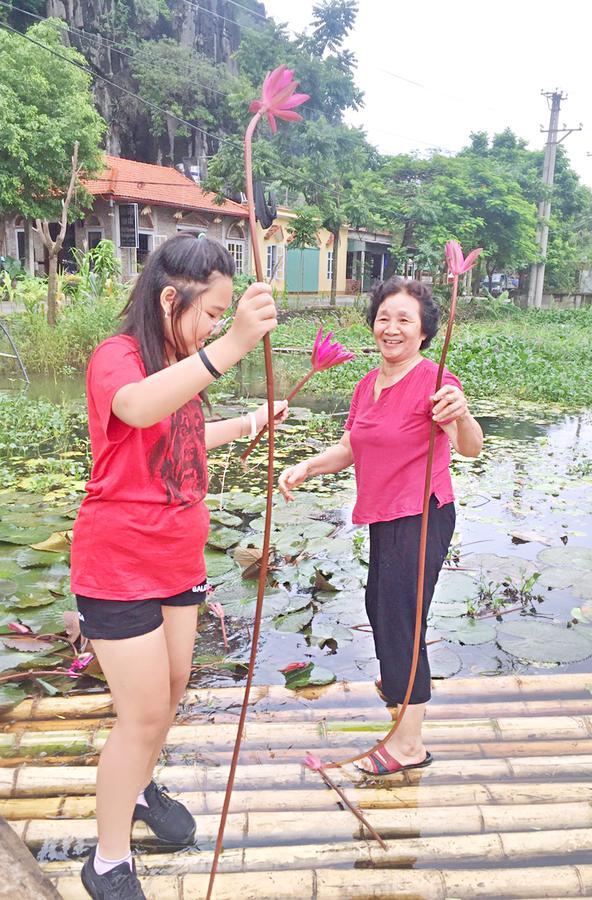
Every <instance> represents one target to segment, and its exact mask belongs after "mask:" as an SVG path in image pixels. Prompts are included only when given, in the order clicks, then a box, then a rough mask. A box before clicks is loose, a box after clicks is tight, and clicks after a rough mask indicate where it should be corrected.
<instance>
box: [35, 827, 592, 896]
mask: <svg viewBox="0 0 592 900" xmlns="http://www.w3.org/2000/svg"><path fill="white" fill-rule="evenodd" d="M83 824H86V823H83ZM590 853H592V831H591V830H590V829H589V828H580V829H571V830H569V831H559V830H555V831H542V832H534V833H531V832H515V833H512V834H508V833H504V834H500V833H498V832H494V833H491V834H472V835H463V834H460V835H444V836H434V837H425V838H423V837H421V838H399V839H396V840H391V841H388V842H387V849H386V850H382V849H381V848H380V846H379V845H378V843H377V842H376V841H351V842H348V843H343V842H341V843H339V842H334V843H324V842H323V843H321V842H318V843H314V844H301V845H293V844H292V845H286V846H273V847H246V848H245V849H235V848H229V849H228V850H225V851H224V854H223V855H222V856H221V858H220V871H221V872H240V873H241V874H247V873H252V872H267V871H274V870H275V871H278V870H282V871H283V872H284V873H285V872H286V871H287V870H290V872H291V871H293V870H296V871H298V870H302V869H311V868H315V867H318V868H326V867H329V866H331V867H333V866H352V865H353V866H356V867H362V866H363V867H370V868H387V867H397V868H400V867H406V866H409V865H412V864H413V865H417V864H418V863H419V864H421V866H422V867H426V866H428V865H433V866H434V867H436V865H439V864H446V862H451V861H452V862H454V863H461V862H462V863H464V864H467V863H469V864H470V863H473V864H474V865H479V864H483V863H487V864H493V863H508V862H509V863H512V864H514V863H519V862H520V861H522V860H530V859H537V858H540V859H541V860H543V861H544V859H546V858H547V857H549V855H550V854H552V856H553V858H557V857H564V858H565V861H566V863H567V862H568V861H569V857H570V855H578V856H579V855H583V854H590ZM212 856H213V853H212V851H211V850H203V851H201V852H200V853H192V854H183V855H181V856H179V855H175V854H173V853H168V854H145V855H144V856H142V857H141V858H140V859H139V860H138V861H137V863H136V865H137V866H138V871H139V874H140V875H142V874H144V873H145V872H146V873H148V872H150V871H151V870H152V871H155V872H158V873H159V874H168V875H175V874H178V875H186V874H189V873H191V874H198V873H203V872H207V871H209V868H210V865H211V861H212ZM590 858H592V857H590ZM59 867H60V868H59V871H60V872H62V873H64V874H65V873H66V872H68V870H69V869H70V871H71V870H72V869H71V867H72V863H71V862H70V861H69V860H66V861H64V862H63V863H61V864H59ZM44 869H45V871H46V873H47V874H50V873H51V870H50V869H49V868H48V867H46V866H44ZM391 878H392V873H391ZM395 885H396V881H395V882H394V883H393V882H391V886H392V887H393V886H395ZM453 896H458V895H453ZM490 896H491V895H490ZM241 900H242V895H241Z"/></svg>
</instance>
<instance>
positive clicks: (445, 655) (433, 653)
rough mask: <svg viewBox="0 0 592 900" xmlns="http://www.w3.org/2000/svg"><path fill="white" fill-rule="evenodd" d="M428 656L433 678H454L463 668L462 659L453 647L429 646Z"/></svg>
mask: <svg viewBox="0 0 592 900" xmlns="http://www.w3.org/2000/svg"><path fill="white" fill-rule="evenodd" d="M428 657H429V661H430V670H431V673H432V678H452V676H453V675H456V674H457V673H458V672H460V670H461V669H462V660H461V658H460V656H459V655H458V653H456V652H455V651H454V650H453V649H452V648H451V647H445V646H441V645H440V644H436V645H434V647H433V648H432V647H428Z"/></svg>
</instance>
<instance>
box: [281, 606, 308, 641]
mask: <svg viewBox="0 0 592 900" xmlns="http://www.w3.org/2000/svg"><path fill="white" fill-rule="evenodd" d="M313 615H314V610H313V609H312V607H310V606H307V607H305V608H304V609H299V610H297V611H296V612H288V613H286V614H285V615H282V616H278V618H277V619H275V621H274V624H275V627H276V629H277V631H287V632H289V633H290V634H296V632H298V631H302V630H303V629H304V628H306V626H307V625H309V624H310V622H311V620H312V617H313Z"/></svg>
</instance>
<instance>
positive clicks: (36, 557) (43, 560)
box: [14, 547, 68, 569]
mask: <svg viewBox="0 0 592 900" xmlns="http://www.w3.org/2000/svg"><path fill="white" fill-rule="evenodd" d="M14 558H15V560H16V561H17V563H18V564H19V566H20V567H21V568H22V569H40V568H42V567H44V566H52V565H54V564H55V563H56V562H57V561H66V560H67V559H68V554H67V553H63V552H55V551H54V552H50V551H48V550H34V549H33V548H31V547H23V549H22V550H18V551H17V552H16V554H15V557H14Z"/></svg>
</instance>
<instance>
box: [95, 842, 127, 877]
mask: <svg viewBox="0 0 592 900" xmlns="http://www.w3.org/2000/svg"><path fill="white" fill-rule="evenodd" d="M124 862H126V863H127V864H128V866H129V867H130V871H131V870H132V851H131V850H130V852H129V853H128V854H127V855H126V856H124V857H123V858H122V859H105V858H104V857H103V856H101V854H100V853H99V848H98V847H97V852H96V853H95V861H94V865H95V872H96V873H97V875H105V873H106V872H110V871H111V869H114V868H115V866H120V865H121V863H124Z"/></svg>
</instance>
